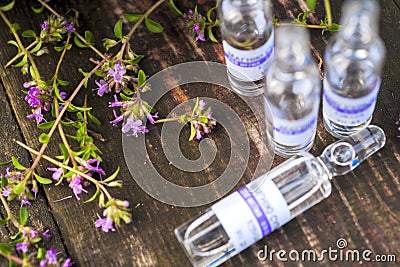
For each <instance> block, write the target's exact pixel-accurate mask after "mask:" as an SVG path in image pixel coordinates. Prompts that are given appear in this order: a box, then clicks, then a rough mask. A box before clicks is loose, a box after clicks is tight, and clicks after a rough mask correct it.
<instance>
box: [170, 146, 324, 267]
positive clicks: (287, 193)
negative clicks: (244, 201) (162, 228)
mask: <svg viewBox="0 0 400 267" xmlns="http://www.w3.org/2000/svg"><path fill="white" fill-rule="evenodd" d="M304 155H306V156H297V157H293V158H291V159H289V160H288V161H286V162H284V163H283V164H281V165H280V166H278V167H277V168H275V169H273V170H272V171H271V172H270V173H269V174H268V178H267V179H272V180H273V182H274V183H275V184H276V186H277V187H278V188H279V190H280V192H281V194H282V195H283V197H284V199H285V201H286V202H287V204H288V207H289V209H290V213H291V217H292V218H293V217H295V216H297V215H298V214H301V213H302V212H303V211H305V210H307V209H308V208H310V207H311V206H313V205H315V204H316V203H318V202H320V201H321V200H322V199H324V198H325V197H327V196H328V195H329V194H330V192H331V184H330V182H329V175H328V173H327V172H326V170H325V169H324V168H323V167H322V166H321V165H320V164H319V162H318V161H317V159H316V158H314V157H313V156H311V155H310V154H308V153H305V154H304ZM259 179H263V178H262V177H261V178H258V179H257V180H256V182H257V181H260V180H259ZM261 186H262V185H261ZM248 188H252V185H248ZM272 205H273V203H272ZM238 216H240V214H238ZM232 223H233V224H234V223H235V222H234V221H232ZM175 234H176V235H177V237H178V240H179V241H180V243H181V244H182V246H183V247H184V249H185V252H186V254H187V255H188V257H189V259H190V260H191V262H192V264H193V265H194V266H209V267H211V266H217V265H219V264H220V263H222V262H224V261H225V260H227V259H228V258H230V257H232V256H233V255H235V254H237V253H238V252H240V251H235V249H234V247H233V246H232V245H231V244H230V243H229V236H228V235H227V233H226V232H225V230H224V228H223V226H222V225H221V223H220V222H219V220H218V217H217V216H216V215H215V214H214V212H213V210H212V209H208V210H207V211H206V213H204V214H203V215H200V216H199V217H197V218H195V219H193V220H191V221H189V222H187V223H186V224H184V225H182V226H180V227H178V228H177V229H175Z"/></svg>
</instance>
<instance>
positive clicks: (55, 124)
mask: <svg viewBox="0 0 400 267" xmlns="http://www.w3.org/2000/svg"><path fill="white" fill-rule="evenodd" d="M104 61H105V59H103V60H102V61H101V62H99V64H97V65H96V66H95V67H94V68H93V69H92V70H91V71H90V72H89V74H88V75H87V76H86V77H85V78H83V79H82V80H81V82H80V83H79V84H78V86H77V87H76V88H75V90H74V92H73V93H72V95H71V96H70V97H69V99H68V100H67V101H65V104H64V108H63V109H62V110H61V112H60V114H58V116H57V118H56V120H55V122H54V124H53V126H52V127H51V129H50V131H49V133H48V136H49V139H50V138H51V137H52V135H53V133H54V131H55V130H56V128H57V127H58V124H59V123H60V121H61V118H62V116H63V115H64V113H65V112H66V110H67V109H68V106H69V105H70V104H71V103H72V100H74V98H75V96H76V95H77V94H78V92H79V90H80V89H81V88H82V86H83V85H84V84H85V82H86V81H87V80H88V79H89V78H90V77H91V76H92V75H93V74H94V73H95V71H96V70H97V69H99V68H100V67H101V66H102V65H103V63H104ZM46 148H47V144H46V143H45V144H43V145H42V147H41V148H40V151H39V154H38V156H37V157H36V158H35V161H34V162H33V163H32V165H31V167H30V168H29V170H30V171H28V172H27V174H26V176H25V180H27V179H28V178H29V176H30V175H31V174H32V173H33V171H34V169H35V168H36V167H37V165H38V164H39V161H40V158H41V156H42V155H43V153H44V151H45V150H46Z"/></svg>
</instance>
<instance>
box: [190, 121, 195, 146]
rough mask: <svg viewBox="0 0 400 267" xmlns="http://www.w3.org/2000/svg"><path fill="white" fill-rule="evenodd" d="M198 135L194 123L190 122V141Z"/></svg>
mask: <svg viewBox="0 0 400 267" xmlns="http://www.w3.org/2000/svg"><path fill="white" fill-rule="evenodd" d="M195 136H196V129H195V128H194V125H193V123H190V137H189V142H190V141H192V140H193V138H194V137H195Z"/></svg>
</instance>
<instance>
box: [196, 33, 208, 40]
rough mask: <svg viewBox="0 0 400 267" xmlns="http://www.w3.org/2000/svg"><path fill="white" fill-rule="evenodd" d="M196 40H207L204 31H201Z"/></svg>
mask: <svg viewBox="0 0 400 267" xmlns="http://www.w3.org/2000/svg"><path fill="white" fill-rule="evenodd" d="M195 40H196V41H198V40H200V41H203V42H205V41H206V38H205V37H204V34H203V33H199V35H198V36H197V37H196V38H195Z"/></svg>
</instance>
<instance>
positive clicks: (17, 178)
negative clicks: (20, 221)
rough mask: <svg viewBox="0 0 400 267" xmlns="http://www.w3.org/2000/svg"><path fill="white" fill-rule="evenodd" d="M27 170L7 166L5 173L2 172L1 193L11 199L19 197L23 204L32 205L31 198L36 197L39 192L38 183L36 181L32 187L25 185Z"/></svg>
mask: <svg viewBox="0 0 400 267" xmlns="http://www.w3.org/2000/svg"><path fill="white" fill-rule="evenodd" d="M25 173H26V172H25V171H18V170H12V171H10V168H9V167H7V169H6V173H5V174H0V178H1V181H2V185H1V193H0V194H1V195H2V196H3V197H5V198H7V200H8V201H11V200H13V199H15V198H17V199H18V200H19V201H20V204H21V206H24V205H28V206H30V205H31V202H30V201H31V200H33V199H34V198H35V197H36V194H37V193H38V186H37V183H36V182H35V181H34V182H33V184H32V187H31V188H30V189H29V188H28V187H23V186H22V184H23V181H24V178H25Z"/></svg>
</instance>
